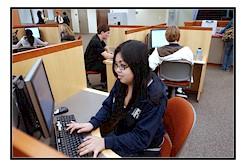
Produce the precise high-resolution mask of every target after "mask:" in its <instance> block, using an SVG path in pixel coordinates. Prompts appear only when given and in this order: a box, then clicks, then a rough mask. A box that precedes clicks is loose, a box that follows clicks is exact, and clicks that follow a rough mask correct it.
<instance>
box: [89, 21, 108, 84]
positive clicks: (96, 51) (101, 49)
mask: <svg viewBox="0 0 245 166" xmlns="http://www.w3.org/2000/svg"><path fill="white" fill-rule="evenodd" d="M109 34H110V27H109V26H108V25H106V24H101V25H99V26H98V28H97V34H96V35H94V36H93V38H92V39H91V40H90V42H89V44H88V46H87V48H86V51H85V54H84V58H85V68H86V70H91V71H97V72H99V73H101V80H100V82H102V83H106V80H107V77H106V65H105V64H104V63H103V60H105V59H112V58H113V54H112V53H111V52H110V49H109V47H107V46H106V43H105V41H104V40H106V39H107V38H108V37H109Z"/></svg>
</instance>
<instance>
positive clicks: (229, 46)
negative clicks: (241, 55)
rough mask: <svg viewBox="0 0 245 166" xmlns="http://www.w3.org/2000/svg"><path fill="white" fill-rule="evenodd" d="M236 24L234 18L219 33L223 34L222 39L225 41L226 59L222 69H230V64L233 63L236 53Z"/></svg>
mask: <svg viewBox="0 0 245 166" xmlns="http://www.w3.org/2000/svg"><path fill="white" fill-rule="evenodd" d="M233 27H234V24H233V19H231V20H230V22H229V23H228V24H227V26H226V27H225V28H224V29H222V30H221V31H220V32H219V34H222V36H223V37H222V40H223V41H224V42H225V51H224V59H223V63H222V67H221V69H222V70H224V71H228V72H229V71H230V66H231V65H232V63H233V54H234V46H233V45H234V41H233V40H234V29H233Z"/></svg>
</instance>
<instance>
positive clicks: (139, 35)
mask: <svg viewBox="0 0 245 166" xmlns="http://www.w3.org/2000/svg"><path fill="white" fill-rule="evenodd" d="M165 25H166V23H163V24H158V25H154V26H141V25H110V37H109V38H108V39H107V45H108V46H109V47H112V48H116V47H117V46H118V45H119V44H121V43H123V42H125V41H126V40H129V39H135V40H139V41H142V42H145V35H146V34H147V33H148V32H149V30H150V29H151V28H152V27H162V26H165ZM143 31H144V32H143Z"/></svg>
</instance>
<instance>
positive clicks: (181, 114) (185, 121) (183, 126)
mask: <svg viewBox="0 0 245 166" xmlns="http://www.w3.org/2000/svg"><path fill="white" fill-rule="evenodd" d="M195 121H196V112H195V109H194V108H193V106H192V105H191V103H189V102H188V101H187V100H185V99H183V98H181V97H173V98H171V99H169V100H168V104H167V107H166V112H165V114H164V117H163V125H164V129H165V131H166V132H167V133H166V134H165V135H164V143H163V145H162V149H161V153H160V154H161V155H160V156H161V157H177V156H179V154H180V152H181V149H182V148H183V146H184V144H185V142H186V140H187V138H188V136H189V134H190V133H191V131H192V128H193V126H194V124H195ZM168 136H169V137H168ZM170 148H171V150H169V149H170Z"/></svg>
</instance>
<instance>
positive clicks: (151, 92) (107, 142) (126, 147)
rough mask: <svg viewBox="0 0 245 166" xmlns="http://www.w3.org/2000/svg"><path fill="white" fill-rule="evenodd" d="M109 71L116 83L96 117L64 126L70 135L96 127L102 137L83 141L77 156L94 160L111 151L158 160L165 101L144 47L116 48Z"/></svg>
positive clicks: (134, 43)
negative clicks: (108, 150) (84, 156)
mask: <svg viewBox="0 0 245 166" xmlns="http://www.w3.org/2000/svg"><path fill="white" fill-rule="evenodd" d="M112 70H113V73H114V76H115V77H116V78H117V80H116V82H115V84H114V86H113V88H112V90H111V91H110V94H109V96H108V97H107V98H106V99H105V101H104V102H103V103H102V107H101V108H100V110H99V111H98V112H97V114H96V115H95V116H93V117H92V118H91V119H90V120H89V121H88V122H87V123H77V122H71V123H70V124H68V125H67V126H68V127H67V129H66V130H69V131H70V134H71V133H73V132H77V133H83V132H91V131H92V130H94V129H96V128H98V127H100V132H101V136H102V137H97V136H87V137H85V138H84V139H83V143H82V144H80V145H79V146H78V150H77V153H78V154H79V155H81V156H82V155H84V154H87V153H90V152H93V157H97V155H98V153H99V152H101V151H102V150H104V149H111V150H113V151H114V152H115V153H117V154H118V155H120V156H121V157H159V155H160V150H161V145H162V143H163V142H164V139H163V135H164V133H165V130H164V126H163V123H162V118H163V116H164V113H165V109H166V105H167V101H168V99H167V96H166V86H165V84H164V83H163V81H162V80H161V79H160V78H159V77H158V76H157V75H156V74H155V73H154V72H152V71H151V69H150V67H149V62H148V49H147V45H146V44H144V43H142V42H140V41H136V40H128V41H126V42H124V43H122V44H120V45H119V46H118V47H117V48H116V49H115V53H114V58H113V69H112Z"/></svg>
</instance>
